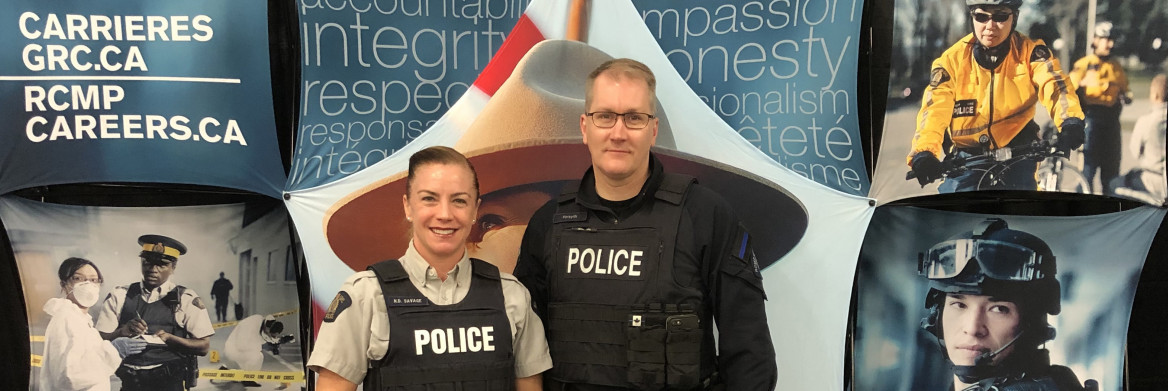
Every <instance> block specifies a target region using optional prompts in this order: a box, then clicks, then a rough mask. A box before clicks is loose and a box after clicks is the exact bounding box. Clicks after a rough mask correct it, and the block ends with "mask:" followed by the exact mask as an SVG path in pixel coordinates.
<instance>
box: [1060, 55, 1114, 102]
mask: <svg viewBox="0 0 1168 391" xmlns="http://www.w3.org/2000/svg"><path fill="white" fill-rule="evenodd" d="M1090 69H1094V70H1095V72H1096V76H1097V77H1098V78H1099V82H1098V83H1095V84H1094V85H1089V86H1088V85H1082V84H1081V83H1080V82H1081V81H1082V80H1083V77H1084V76H1086V75H1087V71H1088V70H1090ZM1069 76H1070V79H1071V81H1072V83H1073V84H1074V85H1076V86H1079V89H1081V90H1082V91H1083V104H1085V105H1096V106H1108V107H1110V106H1115V104H1116V102H1118V101H1119V97H1120V96H1122V95H1124V94H1127V91H1128V90H1127V74H1125V73H1124V72H1123V67H1122V66H1120V65H1119V63H1118V62H1115V60H1114V59H1110V60H1107V61H1104V60H1103V59H1101V58H1099V56H1096V55H1094V54H1090V55H1087V56H1086V57H1083V58H1080V59H1079V61H1075V66H1074V68H1071V74H1070V75H1069Z"/></svg>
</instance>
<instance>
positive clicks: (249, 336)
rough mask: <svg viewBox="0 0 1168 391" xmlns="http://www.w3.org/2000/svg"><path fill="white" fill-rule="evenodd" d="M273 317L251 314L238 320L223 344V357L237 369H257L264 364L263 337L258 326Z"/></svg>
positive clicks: (261, 325)
mask: <svg viewBox="0 0 1168 391" xmlns="http://www.w3.org/2000/svg"><path fill="white" fill-rule="evenodd" d="M273 319H275V318H273V317H271V316H264V315H258V314H257V315H252V316H249V317H246V318H243V320H241V321H239V324H236V325H235V329H233V330H231V335H230V336H228V337H227V342H226V343H224V344H223V357H224V358H225V359H227V360H229V361H233V362H235V364H236V366H237V367H238V369H243V370H247V371H258V370H260V369H263V366H264V352H263V347H264V342H267V341H264V338H263V336H261V335H260V328H261V327H263V325H264V320H273Z"/></svg>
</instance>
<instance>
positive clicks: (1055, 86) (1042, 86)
mask: <svg viewBox="0 0 1168 391" xmlns="http://www.w3.org/2000/svg"><path fill="white" fill-rule="evenodd" d="M965 4H966V6H967V7H968V8H969V13H970V16H971V17H972V18H973V33H971V34H969V35H966V36H965V37H963V38H961V40H960V41H958V42H957V43H956V44H954V45H953V46H951V47H949V49H947V50H945V52H944V53H943V54H941V57H939V58H937V59H936V60H934V61H933V65H932V71H931V76H930V81H929V86H928V88H926V89H925V94H924V98H923V99H922V105H921V111H920V113H919V114H917V121H916V124H917V128H916V134H915V135H914V136H913V139H912V148H911V150H910V152H909V154H908V157H907V160H908V164H909V166H910V167H911V168H912V171H913V173H914V174H915V175H916V177H917V180H918V181H919V182H920V184H921V186H924V185H925V184H928V183H930V182H933V181H935V180H937V179H940V178H941V176H942V174H944V172H943V171H944V170H943V168H942V165H941V162H940V160H939V158H941V157H942V156H943V155H950V156H952V157H967V156H974V155H980V154H984V153H986V152H989V151H993V150H996V149H999V148H1004V147H1014V146H1021V145H1027V144H1030V143H1031V142H1033V141H1036V140H1038V135H1039V134H1038V129H1039V128H1038V125H1037V124H1035V123H1034V121H1033V118H1034V110H1035V106H1034V105H1035V103H1037V102H1038V101H1042V104H1043V105H1044V106H1045V107H1046V108H1047V110H1048V111H1049V112H1050V117H1051V118H1052V119H1053V120H1054V124H1055V125H1056V126H1057V127H1058V128H1059V129H1060V133H1061V134H1060V137H1059V141H1058V147H1059V148H1060V149H1063V150H1070V149H1074V148H1078V147H1079V146H1080V145H1082V143H1083V137H1084V136H1083V126H1084V125H1083V112H1082V110H1081V109H1080V108H1079V99H1078V97H1076V96H1075V94H1074V92H1073V91H1072V87H1071V85H1070V84H1069V83H1068V81H1067V77H1066V75H1065V74H1064V73H1063V71H1062V69H1061V68H1060V67H1059V62H1058V60H1057V59H1055V58H1054V56H1053V55H1052V53H1051V51H1050V49H1049V48H1047V46H1046V45H1045V44H1044V43H1043V42H1042V40H1031V39H1030V38H1028V37H1027V36H1025V35H1023V34H1022V33H1019V32H1018V31H1016V27H1017V23H1018V8H1019V7H1021V6H1022V0H966V1H965ZM1030 163H1034V164H1030ZM968 168H971V170H967V171H965V172H964V173H963V174H960V175H956V176H954V177H950V178H949V179H947V180H946V181H945V182H944V183H942V184H941V186H940V189H939V190H940V191H941V192H942V193H950V192H955V191H969V190H975V189H976V188H977V183H978V181H979V179H980V178H979V175H976V171H977V170H976V168H978V167H968ZM1036 168H1037V161H1034V159H1028V160H1027V161H1025V162H1023V163H1022V164H1015V165H1012V166H1011V167H1010V168H1008V169H1006V171H1005V172H1003V174H1002V178H1001V179H1002V185H1001V186H1002V187H1004V188H1007V189H1013V190H1035V189H1036V188H1037V185H1036V181H1035V179H1034V173H1035V170H1036Z"/></svg>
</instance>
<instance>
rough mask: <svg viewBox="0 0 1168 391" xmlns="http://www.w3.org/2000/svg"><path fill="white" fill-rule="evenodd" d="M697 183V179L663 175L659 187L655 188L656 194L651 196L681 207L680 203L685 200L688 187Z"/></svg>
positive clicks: (671, 174) (673, 174)
mask: <svg viewBox="0 0 1168 391" xmlns="http://www.w3.org/2000/svg"><path fill="white" fill-rule="evenodd" d="M697 182H698V180H697V178H694V177H692V176H689V175H685V174H675V173H665V178H664V179H662V181H661V186H660V187H658V188H657V193H656V194H654V195H653V196H654V197H657V199H659V200H662V201H665V202H668V203H671V204H674V205H681V202H682V201H683V200H685V193H686V192H688V191H689V186H690V185H692V184H694V183H697Z"/></svg>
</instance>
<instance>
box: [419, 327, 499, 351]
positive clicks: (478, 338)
mask: <svg viewBox="0 0 1168 391" xmlns="http://www.w3.org/2000/svg"><path fill="white" fill-rule="evenodd" d="M493 351H495V327H494V326H482V327H459V328H457V329H456V328H447V329H433V330H414V354H415V355H418V356H421V355H423V354H451V353H476V352H493Z"/></svg>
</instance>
